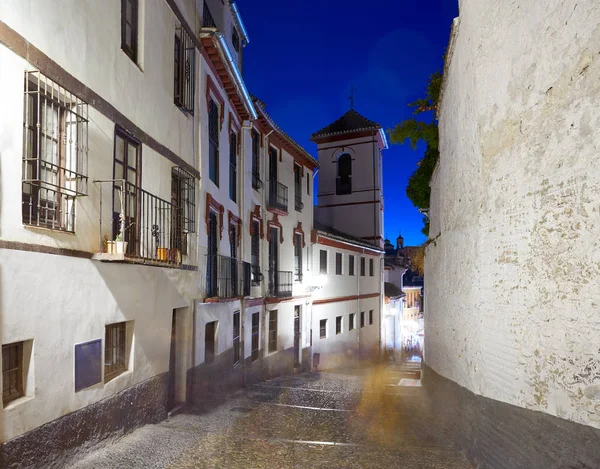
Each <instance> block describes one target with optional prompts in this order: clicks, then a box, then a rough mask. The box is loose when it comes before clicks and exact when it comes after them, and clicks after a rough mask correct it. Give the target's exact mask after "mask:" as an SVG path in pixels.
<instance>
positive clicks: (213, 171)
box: [208, 99, 219, 187]
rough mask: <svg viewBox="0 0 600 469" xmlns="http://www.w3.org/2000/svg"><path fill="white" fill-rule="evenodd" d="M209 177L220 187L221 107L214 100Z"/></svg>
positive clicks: (209, 152)
mask: <svg viewBox="0 0 600 469" xmlns="http://www.w3.org/2000/svg"><path fill="white" fill-rule="evenodd" d="M208 176H209V178H210V180H211V181H212V182H214V183H215V184H216V185H217V187H219V107H218V106H217V104H216V103H215V102H214V101H213V100H212V99H211V100H210V103H209V108H208Z"/></svg>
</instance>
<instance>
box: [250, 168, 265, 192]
mask: <svg viewBox="0 0 600 469" xmlns="http://www.w3.org/2000/svg"><path fill="white" fill-rule="evenodd" d="M252 188H253V189H255V190H257V191H258V190H261V189H262V188H263V182H262V180H261V179H260V174H259V173H258V171H252Z"/></svg>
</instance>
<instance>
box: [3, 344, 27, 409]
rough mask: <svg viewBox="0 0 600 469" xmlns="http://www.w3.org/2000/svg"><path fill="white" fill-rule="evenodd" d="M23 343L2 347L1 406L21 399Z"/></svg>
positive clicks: (22, 393)
mask: <svg viewBox="0 0 600 469" xmlns="http://www.w3.org/2000/svg"><path fill="white" fill-rule="evenodd" d="M23 395H24V392H23V342H15V343H13V344H7V345H3V346H2V404H3V405H4V407H6V405H7V404H8V403H10V402H12V401H14V400H16V399H19V398H20V397H23Z"/></svg>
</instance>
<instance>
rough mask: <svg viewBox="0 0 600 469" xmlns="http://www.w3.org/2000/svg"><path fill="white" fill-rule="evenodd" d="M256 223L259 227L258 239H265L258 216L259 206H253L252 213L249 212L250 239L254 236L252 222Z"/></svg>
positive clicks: (261, 220)
mask: <svg viewBox="0 0 600 469" xmlns="http://www.w3.org/2000/svg"><path fill="white" fill-rule="evenodd" d="M255 221H257V222H258V223H259V225H260V239H264V238H265V231H264V225H263V218H262V216H261V214H260V205H255V206H254V211H253V212H250V230H249V231H250V237H252V236H253V235H254V222H255Z"/></svg>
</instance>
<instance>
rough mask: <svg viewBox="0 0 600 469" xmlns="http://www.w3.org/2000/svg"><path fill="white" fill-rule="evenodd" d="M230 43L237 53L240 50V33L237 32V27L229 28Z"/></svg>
mask: <svg viewBox="0 0 600 469" xmlns="http://www.w3.org/2000/svg"><path fill="white" fill-rule="evenodd" d="M231 43H232V44H233V50H235V51H236V52H237V53H238V54H239V52H240V34H239V33H238V30H237V28H235V27H233V28H231Z"/></svg>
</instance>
